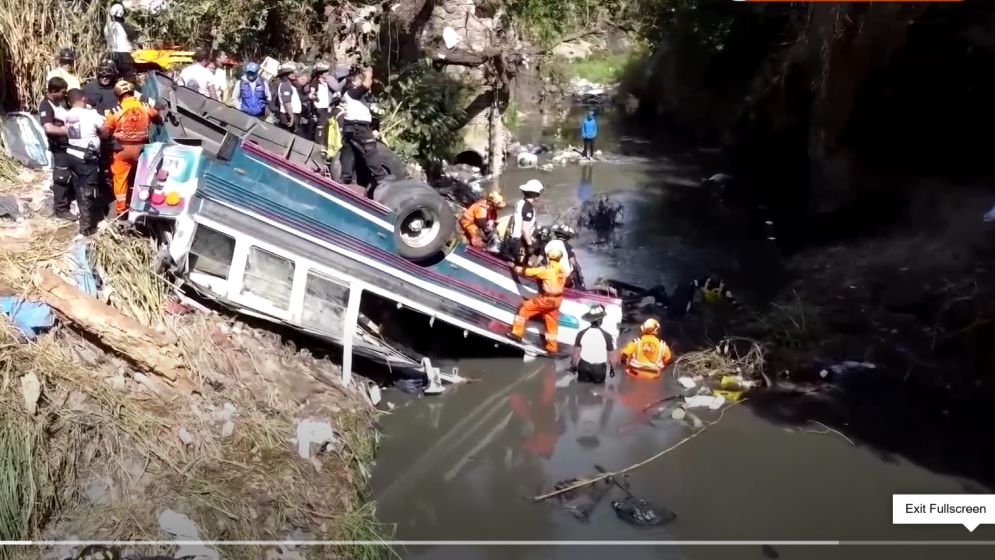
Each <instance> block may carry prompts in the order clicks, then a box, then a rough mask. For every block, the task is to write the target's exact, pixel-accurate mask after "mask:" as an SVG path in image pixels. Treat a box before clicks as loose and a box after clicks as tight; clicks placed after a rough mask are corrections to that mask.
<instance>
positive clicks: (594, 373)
mask: <svg viewBox="0 0 995 560" xmlns="http://www.w3.org/2000/svg"><path fill="white" fill-rule="evenodd" d="M604 318H605V308H604V307H603V306H601V305H595V306H593V307H591V310H590V311H588V313H587V316H586V317H585V319H587V320H588V321H589V322H590V323H591V326H589V327H587V328H586V329H584V330H582V331H580V332H578V333H577V339H576V340H575V341H574V348H573V356H572V362H571V363H572V364H573V367H574V369H575V370H577V381H580V382H582V383H604V382H605V375H607V374H608V372H609V371H611V375H613V376H614V375H615V373H614V370H613V369H612V368H613V364H614V363H615V355H614V354H615V343H614V342H612V336H611V335H610V334H608V331H606V330H604V329H603V328H601V321H602V320H604Z"/></svg>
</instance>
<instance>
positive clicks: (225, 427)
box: [221, 420, 235, 438]
mask: <svg viewBox="0 0 995 560" xmlns="http://www.w3.org/2000/svg"><path fill="white" fill-rule="evenodd" d="M234 431H235V423H234V422H232V421H231V420H226V421H225V423H224V424H222V425H221V437H223V438H226V437H228V436H230V435H232V433H233V432H234Z"/></svg>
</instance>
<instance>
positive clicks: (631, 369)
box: [619, 319, 674, 379]
mask: <svg viewBox="0 0 995 560" xmlns="http://www.w3.org/2000/svg"><path fill="white" fill-rule="evenodd" d="M639 330H640V336H639V338H635V339H632V340H630V341H629V343H628V344H626V345H625V347H623V348H622V351H621V352H620V353H619V354H620V356H621V358H622V363H623V364H624V365H625V373H627V374H629V375H631V376H633V377H637V378H643V379H657V378H658V377H660V373H661V372H662V371H663V368H665V367H667V364H669V363H670V362H671V360H673V357H674V356H673V354H672V353H671V352H670V347H669V346H667V343H666V342H664V341H663V340H662V339H661V338H660V322H659V321H657V320H656V319H646V320H645V321H644V322H643V324H642V326H641V327H640V328H639Z"/></svg>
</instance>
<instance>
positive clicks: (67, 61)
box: [45, 47, 82, 91]
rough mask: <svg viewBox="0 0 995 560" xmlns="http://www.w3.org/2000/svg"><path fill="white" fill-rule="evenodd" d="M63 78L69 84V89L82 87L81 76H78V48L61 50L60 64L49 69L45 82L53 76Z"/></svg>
mask: <svg viewBox="0 0 995 560" xmlns="http://www.w3.org/2000/svg"><path fill="white" fill-rule="evenodd" d="M56 77H58V78H62V79H63V80H65V81H66V85H67V86H69V89H68V90H67V91H71V90H74V89H80V87H82V86H80V82H79V78H78V77H77V76H76V49H74V48H72V47H66V48H64V49H62V50H60V51H59V65H58V66H56V67H55V68H53V69H52V70H51V71H49V73H48V75H47V76H45V83H48V81H49V80H51V79H52V78H56Z"/></svg>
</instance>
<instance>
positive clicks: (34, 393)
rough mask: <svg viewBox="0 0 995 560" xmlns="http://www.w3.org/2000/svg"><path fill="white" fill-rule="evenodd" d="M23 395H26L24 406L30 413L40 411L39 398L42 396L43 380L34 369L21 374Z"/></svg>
mask: <svg viewBox="0 0 995 560" xmlns="http://www.w3.org/2000/svg"><path fill="white" fill-rule="evenodd" d="M21 396H23V397H24V408H25V409H27V411H28V414H32V415H33V414H34V413H35V412H37V411H38V399H40V398H41V381H39V380H38V376H37V375H35V373H34V372H33V371H30V372H28V373H27V374H26V375H23V376H21Z"/></svg>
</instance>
